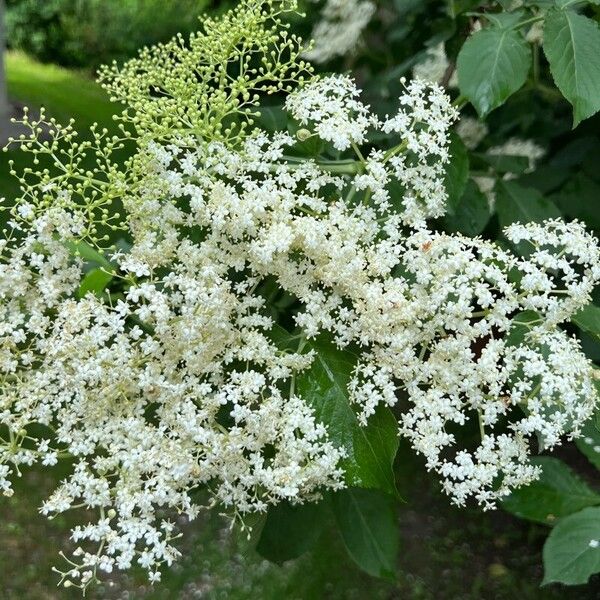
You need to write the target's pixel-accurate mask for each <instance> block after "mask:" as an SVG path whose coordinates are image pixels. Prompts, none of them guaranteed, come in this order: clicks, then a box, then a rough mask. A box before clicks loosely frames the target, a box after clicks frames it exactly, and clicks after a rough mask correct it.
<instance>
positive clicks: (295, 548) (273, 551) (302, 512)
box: [256, 502, 327, 564]
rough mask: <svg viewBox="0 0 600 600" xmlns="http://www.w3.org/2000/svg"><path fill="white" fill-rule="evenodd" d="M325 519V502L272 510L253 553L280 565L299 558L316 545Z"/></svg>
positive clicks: (283, 503)
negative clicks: (255, 552)
mask: <svg viewBox="0 0 600 600" xmlns="http://www.w3.org/2000/svg"><path fill="white" fill-rule="evenodd" d="M326 517H327V507H326V504H325V502H320V503H319V504H314V503H308V504H296V505H293V504H290V503H289V502H282V503H280V504H277V505H276V506H271V507H270V508H269V512H268V513H267V518H266V521H265V524H264V526H263V529H262V532H261V534H260V538H259V540H258V544H257V545H256V550H257V551H258V553H259V554H260V555H261V556H263V557H264V558H266V559H267V560H270V561H271V562H274V563H277V564H281V563H283V562H285V561H286V560H291V559H293V558H298V557H299V556H300V555H302V554H304V553H305V552H306V551H307V550H309V549H310V548H311V547H312V546H313V545H314V544H315V542H316V541H317V539H318V538H319V536H320V535H321V532H322V531H323V527H324V524H325V521H326Z"/></svg>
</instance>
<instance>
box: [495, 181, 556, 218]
mask: <svg viewBox="0 0 600 600" xmlns="http://www.w3.org/2000/svg"><path fill="white" fill-rule="evenodd" d="M496 212H497V213H498V218H499V220H500V225H501V226H502V227H506V226H507V225H510V224H511V223H517V222H518V223H528V222H530V221H536V222H540V221H544V220H545V219H552V218H555V217H560V211H559V210H558V208H556V206H555V205H554V204H553V203H552V202H551V201H550V200H548V199H547V198H544V196H542V195H541V194H540V193H539V192H538V191H537V190H535V189H533V188H525V187H522V186H520V185H519V184H518V183H515V182H514V181H499V182H498V184H497V185H496Z"/></svg>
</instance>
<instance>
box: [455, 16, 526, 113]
mask: <svg viewBox="0 0 600 600" xmlns="http://www.w3.org/2000/svg"><path fill="white" fill-rule="evenodd" d="M530 65H531V50H530V48H529V45H528V44H527V42H526V41H525V39H524V38H523V36H522V35H521V34H520V33H518V32H517V31H515V30H512V29H504V28H498V27H489V28H487V29H482V30H481V31H478V32H477V33H474V34H473V35H472V36H471V37H470V38H469V39H468V40H467V41H466V42H465V44H464V45H463V47H462V48H461V51H460V53H459V55H458V61H457V70H458V81H459V87H460V92H461V94H462V95H463V96H465V97H466V98H468V99H469V100H470V102H471V103H472V104H473V106H474V107H475V108H476V109H477V112H478V113H479V115H480V116H481V117H484V116H485V115H487V114H488V113H489V112H490V111H492V110H494V109H495V108H497V107H498V106H500V105H501V104H503V103H504V102H505V101H506V99H507V98H508V97H509V96H510V95H511V94H513V93H514V92H516V91H517V90H518V89H519V88H520V87H521V86H522V85H523V84H524V83H525V80H526V79H527V73H528V72H529V67H530Z"/></svg>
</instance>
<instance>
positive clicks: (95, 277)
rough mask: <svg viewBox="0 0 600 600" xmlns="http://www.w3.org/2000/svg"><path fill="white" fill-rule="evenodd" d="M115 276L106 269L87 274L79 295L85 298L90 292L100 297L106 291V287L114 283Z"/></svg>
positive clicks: (94, 270) (93, 270)
mask: <svg viewBox="0 0 600 600" xmlns="http://www.w3.org/2000/svg"><path fill="white" fill-rule="evenodd" d="M112 279H113V275H112V274H111V273H108V272H107V271H105V270H104V269H92V270H91V271H90V272H89V273H86V275H85V277H84V278H83V281H82V282H81V285H80V286H79V291H78V292H77V295H78V296H79V297H80V298H83V297H84V296H85V295H86V294H87V293H88V292H92V293H93V294H96V295H97V296H99V295H100V294H102V292H103V291H104V290H105V289H106V286H107V285H108V284H109V283H110V282H111V281H112Z"/></svg>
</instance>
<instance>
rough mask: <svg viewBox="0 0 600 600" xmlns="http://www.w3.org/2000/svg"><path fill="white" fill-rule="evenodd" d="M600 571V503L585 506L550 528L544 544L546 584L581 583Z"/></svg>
mask: <svg viewBox="0 0 600 600" xmlns="http://www.w3.org/2000/svg"><path fill="white" fill-rule="evenodd" d="M590 542H591V544H592V545H590ZM595 542H599V544H598V545H596V544H595ZM599 571H600V507H591V508H584V509H583V510H582V511H580V512H577V513H575V514H573V515H569V516H568V517H565V518H564V519H561V520H560V521H559V522H558V523H557V525H556V527H554V529H553V530H552V531H551V532H550V535H549V536H548V539H547V540H546V543H545V545H544V584H547V583H553V582H559V583H564V584H567V585H580V584H584V583H587V581H588V579H589V578H590V576H591V575H593V574H594V573H598V572H599Z"/></svg>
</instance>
